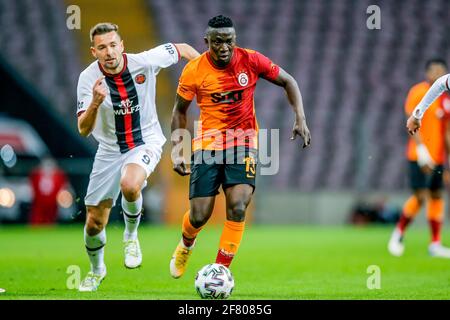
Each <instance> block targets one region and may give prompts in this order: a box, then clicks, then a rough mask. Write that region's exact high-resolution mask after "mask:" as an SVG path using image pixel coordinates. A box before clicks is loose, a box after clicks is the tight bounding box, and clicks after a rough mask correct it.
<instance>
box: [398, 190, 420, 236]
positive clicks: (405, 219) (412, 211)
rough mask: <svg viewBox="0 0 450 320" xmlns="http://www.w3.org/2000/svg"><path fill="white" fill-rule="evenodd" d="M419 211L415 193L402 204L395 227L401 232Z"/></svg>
mask: <svg viewBox="0 0 450 320" xmlns="http://www.w3.org/2000/svg"><path fill="white" fill-rule="evenodd" d="M419 212H420V203H419V199H417V197H416V196H415V195H412V196H411V197H409V199H408V200H406V202H405V204H404V205H403V212H402V215H401V216H400V220H399V221H398V223H397V228H398V230H400V232H401V233H402V234H403V232H404V231H405V229H406V227H407V226H408V225H409V224H410V223H411V221H412V220H413V219H414V217H415V216H416V215H417V214H418V213H419Z"/></svg>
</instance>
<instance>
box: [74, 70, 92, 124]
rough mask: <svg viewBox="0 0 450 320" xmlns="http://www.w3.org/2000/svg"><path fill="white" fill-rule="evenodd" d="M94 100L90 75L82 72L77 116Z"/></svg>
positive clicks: (79, 81)
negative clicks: (89, 79)
mask: <svg viewBox="0 0 450 320" xmlns="http://www.w3.org/2000/svg"><path fill="white" fill-rule="evenodd" d="M91 102H92V88H91V85H90V82H89V81H88V77H87V76H86V74H85V73H81V74H80V77H79V79H78V85H77V116H79V115H80V114H82V113H83V112H85V111H86V110H87V108H88V107H89V105H90V104H91Z"/></svg>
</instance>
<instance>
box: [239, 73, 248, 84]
mask: <svg viewBox="0 0 450 320" xmlns="http://www.w3.org/2000/svg"><path fill="white" fill-rule="evenodd" d="M237 78H238V82H239V84H240V85H241V87H245V86H246V85H247V84H248V75H247V74H246V73H245V72H244V71H242V72H240V73H239V74H238V77H237Z"/></svg>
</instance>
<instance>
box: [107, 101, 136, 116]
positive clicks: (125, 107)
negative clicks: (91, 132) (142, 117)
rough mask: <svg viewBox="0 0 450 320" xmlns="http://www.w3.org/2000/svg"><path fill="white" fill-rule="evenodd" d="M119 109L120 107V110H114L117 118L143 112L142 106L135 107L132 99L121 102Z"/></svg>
mask: <svg viewBox="0 0 450 320" xmlns="http://www.w3.org/2000/svg"><path fill="white" fill-rule="evenodd" d="M118 107H119V109H114V114H115V115H116V116H124V115H126V114H133V113H135V112H138V111H139V110H141V106H140V105H135V106H133V101H132V100H130V99H126V100H121V101H120V105H119V106H118Z"/></svg>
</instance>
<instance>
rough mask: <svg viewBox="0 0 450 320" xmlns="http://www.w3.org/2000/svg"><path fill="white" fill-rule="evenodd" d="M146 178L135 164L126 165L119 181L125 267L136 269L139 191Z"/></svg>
mask: <svg viewBox="0 0 450 320" xmlns="http://www.w3.org/2000/svg"><path fill="white" fill-rule="evenodd" d="M146 178H147V175H146V172H145V170H144V169H143V168H142V167H141V166H140V165H137V164H134V163H129V164H127V165H126V166H125V167H124V169H123V172H122V177H121V179H120V190H121V191H122V210H123V218H124V221H125V231H124V234H123V242H124V253H125V266H126V267H127V268H130V269H132V268H137V267H139V266H140V265H141V263H142V251H141V248H140V245H139V240H138V236H137V229H138V226H139V222H140V220H141V214H142V193H141V189H142V186H143V184H144V182H145V179H146Z"/></svg>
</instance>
